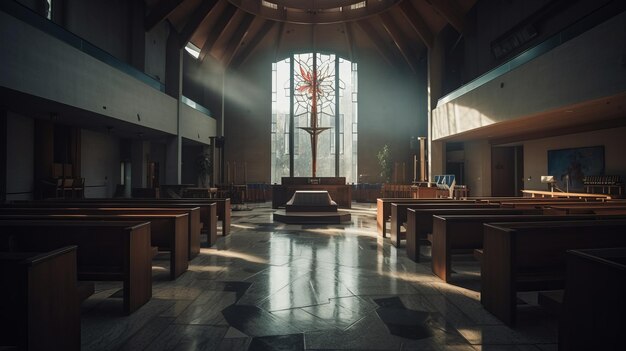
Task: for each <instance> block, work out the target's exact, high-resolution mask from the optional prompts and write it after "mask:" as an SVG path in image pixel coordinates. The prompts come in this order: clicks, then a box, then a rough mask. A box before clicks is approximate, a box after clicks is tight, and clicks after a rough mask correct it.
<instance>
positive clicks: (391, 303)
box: [374, 296, 406, 309]
mask: <svg viewBox="0 0 626 351" xmlns="http://www.w3.org/2000/svg"><path fill="white" fill-rule="evenodd" d="M374 302H376V304H377V305H378V306H380V307H387V308H397V309H404V308H406V307H404V304H403V303H402V300H400V298H399V297H397V296H393V297H383V298H380V299H374Z"/></svg>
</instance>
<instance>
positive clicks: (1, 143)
mask: <svg viewBox="0 0 626 351" xmlns="http://www.w3.org/2000/svg"><path fill="white" fill-rule="evenodd" d="M7 130H8V128H7V111H6V110H0V203H2V202H4V201H5V200H6V198H7V152H8V150H7V142H8V137H7Z"/></svg>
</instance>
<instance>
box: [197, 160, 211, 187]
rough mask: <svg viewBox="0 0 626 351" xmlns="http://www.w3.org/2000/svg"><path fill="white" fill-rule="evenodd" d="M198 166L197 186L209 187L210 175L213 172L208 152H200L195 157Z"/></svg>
mask: <svg viewBox="0 0 626 351" xmlns="http://www.w3.org/2000/svg"><path fill="white" fill-rule="evenodd" d="M196 167H197V168H198V187H200V188H208V187H210V177H211V175H212V174H213V159H212V157H211V155H210V154H209V153H201V154H199V155H198V157H197V158H196Z"/></svg>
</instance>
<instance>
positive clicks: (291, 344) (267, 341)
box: [248, 334, 304, 351]
mask: <svg viewBox="0 0 626 351" xmlns="http://www.w3.org/2000/svg"><path fill="white" fill-rule="evenodd" d="M248 350H250V351H282V350H285V351H298V350H304V335H303V334H291V335H272V336H262V337H256V338H252V342H250V346H249V347H248Z"/></svg>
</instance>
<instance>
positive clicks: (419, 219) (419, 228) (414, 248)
mask: <svg viewBox="0 0 626 351" xmlns="http://www.w3.org/2000/svg"><path fill="white" fill-rule="evenodd" d="M463 214H466V215H489V214H494V215H495V214H501V215H506V214H509V215H513V214H541V210H536V209H517V208H500V207H496V208H452V209H450V208H443V209H442V208H437V209H415V208H409V209H407V218H406V253H407V256H408V257H409V258H410V259H411V260H413V261H415V262H419V259H420V257H419V253H420V247H421V244H422V242H424V240H428V235H429V234H432V232H433V215H463ZM428 241H430V240H428Z"/></svg>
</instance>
